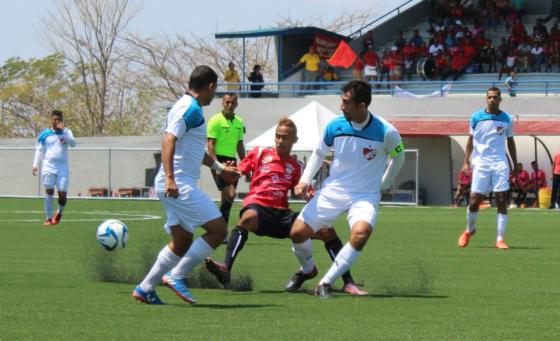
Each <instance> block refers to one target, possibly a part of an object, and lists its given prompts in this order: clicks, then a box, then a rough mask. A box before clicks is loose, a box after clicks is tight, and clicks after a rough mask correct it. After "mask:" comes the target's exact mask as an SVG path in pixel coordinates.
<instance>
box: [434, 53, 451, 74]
mask: <svg viewBox="0 0 560 341" xmlns="http://www.w3.org/2000/svg"><path fill="white" fill-rule="evenodd" d="M434 58H435V62H436V69H437V73H438V75H440V76H443V75H445V74H446V73H447V71H448V68H449V58H448V57H447V54H446V53H445V52H443V53H437V54H436V55H435V56H434Z"/></svg>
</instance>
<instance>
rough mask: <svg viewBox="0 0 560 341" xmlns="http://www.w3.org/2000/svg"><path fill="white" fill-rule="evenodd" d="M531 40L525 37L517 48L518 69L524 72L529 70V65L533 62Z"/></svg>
mask: <svg viewBox="0 0 560 341" xmlns="http://www.w3.org/2000/svg"><path fill="white" fill-rule="evenodd" d="M529 41H530V38H529V37H525V38H524V39H523V40H521V44H519V46H517V57H518V59H517V65H518V69H519V70H520V71H521V70H523V72H527V71H528V70H529V63H530V61H531V44H529Z"/></svg>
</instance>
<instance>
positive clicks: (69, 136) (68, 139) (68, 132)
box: [64, 128, 76, 147]
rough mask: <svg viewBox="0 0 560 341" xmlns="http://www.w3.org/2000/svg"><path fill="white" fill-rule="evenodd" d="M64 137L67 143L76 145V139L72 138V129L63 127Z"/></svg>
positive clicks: (72, 145) (71, 145)
mask: <svg viewBox="0 0 560 341" xmlns="http://www.w3.org/2000/svg"><path fill="white" fill-rule="evenodd" d="M64 139H65V140H66V143H68V145H69V146H70V147H75V146H76V139H75V138H74V134H73V133H72V130H70V129H68V128H65V129H64Z"/></svg>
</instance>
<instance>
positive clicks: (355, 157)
mask: <svg viewBox="0 0 560 341" xmlns="http://www.w3.org/2000/svg"><path fill="white" fill-rule="evenodd" d="M320 148H321V149H322V152H323V154H327V153H328V152H329V150H330V149H331V148H332V149H334V159H333V161H332V163H331V167H330V175H329V177H328V178H327V179H326V180H325V183H324V184H323V188H325V189H326V188H328V189H329V190H330V191H334V192H339V193H371V194H375V195H379V193H380V192H381V180H382V178H383V174H384V173H385V168H386V166H387V160H388V157H389V155H395V154H396V153H399V152H401V151H402V148H403V146H402V141H401V136H400V135H399V132H398V131H397V129H395V127H394V126H393V125H391V124H390V123H389V122H387V121H386V120H384V119H382V118H380V117H377V116H374V115H372V114H369V122H368V123H367V124H366V126H365V127H364V128H363V129H361V130H357V129H355V128H353V127H352V125H351V123H350V122H348V121H347V120H346V118H345V117H343V116H341V117H337V118H335V119H333V120H332V121H331V122H330V123H329V124H328V125H327V127H326V128H325V133H324V137H323V141H322V142H321V147H320Z"/></svg>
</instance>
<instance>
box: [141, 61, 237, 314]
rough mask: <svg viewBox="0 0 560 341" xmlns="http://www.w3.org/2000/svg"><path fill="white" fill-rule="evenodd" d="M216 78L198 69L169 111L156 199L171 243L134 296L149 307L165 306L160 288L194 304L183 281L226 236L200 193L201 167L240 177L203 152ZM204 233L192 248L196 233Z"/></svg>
mask: <svg viewBox="0 0 560 341" xmlns="http://www.w3.org/2000/svg"><path fill="white" fill-rule="evenodd" d="M217 81H218V76H217V74H216V73H215V72H214V70H212V69H211V68H210V67H208V66H204V65H203V66H197V67H196V68H195V69H194V70H193V72H192V74H191V76H190V80H189V90H188V92H187V93H186V94H185V95H184V96H183V97H181V98H180V99H179V100H178V101H177V102H176V103H175V104H174V105H173V107H172V108H171V110H170V111H169V114H168V116H167V122H166V125H165V133H164V136H163V142H162V151H161V156H162V165H161V168H160V169H159V172H158V174H157V176H156V180H155V189H156V193H157V195H158V197H159V199H160V201H161V203H162V204H163V207H164V208H165V211H166V216H167V221H166V223H165V226H164V229H165V231H166V232H167V233H168V234H170V235H171V239H172V240H171V242H170V243H169V244H167V245H166V246H164V247H163V249H162V250H161V251H160V253H159V255H158V257H157V260H156V262H155V263H154V265H153V266H152V268H151V269H150V271H149V272H148V274H147V275H146V277H145V278H144V280H143V281H142V282H141V283H140V284H139V285H138V286H137V287H136V288H135V289H134V291H133V292H132V296H133V297H134V298H135V299H137V300H139V301H141V302H144V303H147V304H163V302H162V301H161V300H160V299H159V297H158V296H157V294H156V292H155V287H156V285H157V284H159V283H160V282H163V284H164V285H166V286H168V287H169V288H170V289H171V290H173V291H174V292H175V293H176V294H177V296H179V297H180V298H181V299H182V300H184V301H186V302H188V303H191V304H194V303H195V300H194V297H193V296H192V294H191V293H190V292H189V290H188V287H187V282H186V280H185V278H186V277H187V275H188V274H189V273H190V272H191V271H192V270H193V269H194V268H195V267H196V266H197V265H198V264H199V263H200V262H201V261H202V260H203V259H204V258H206V257H208V256H209V255H210V253H211V252H212V251H213V250H214V249H215V248H217V247H218V246H219V245H220V244H221V243H222V241H223V240H224V238H225V237H226V234H227V228H226V223H225V220H224V218H222V215H221V213H220V211H219V210H218V208H217V207H216V205H215V204H214V202H213V201H212V200H210V198H209V197H208V196H207V195H206V194H204V193H203V192H202V191H201V190H200V189H199V188H198V187H197V181H198V179H199V177H200V165H201V163H203V164H204V165H206V166H208V167H211V168H212V169H214V170H216V171H218V172H225V173H226V174H228V175H232V176H237V175H239V171H238V170H237V169H236V168H234V167H229V166H224V165H223V164H221V163H219V162H217V161H214V160H213V159H212V158H211V157H210V156H209V155H208V154H207V153H206V152H205V150H204V147H205V146H206V122H205V120H204V117H203V115H202V107H203V106H206V105H209V104H210V103H211V102H212V99H213V98H214V95H215V93H216V86H217ZM198 226H202V228H204V229H205V230H206V233H204V234H203V235H202V236H201V237H200V238H197V239H195V240H194V242H193V235H194V231H195V228H196V227H198Z"/></svg>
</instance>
